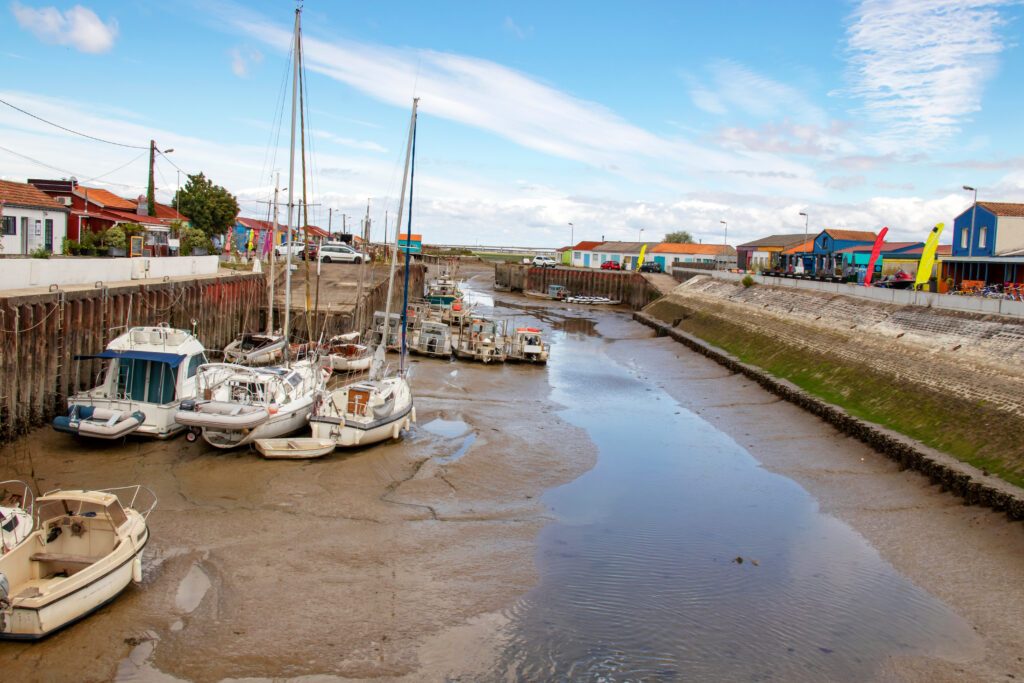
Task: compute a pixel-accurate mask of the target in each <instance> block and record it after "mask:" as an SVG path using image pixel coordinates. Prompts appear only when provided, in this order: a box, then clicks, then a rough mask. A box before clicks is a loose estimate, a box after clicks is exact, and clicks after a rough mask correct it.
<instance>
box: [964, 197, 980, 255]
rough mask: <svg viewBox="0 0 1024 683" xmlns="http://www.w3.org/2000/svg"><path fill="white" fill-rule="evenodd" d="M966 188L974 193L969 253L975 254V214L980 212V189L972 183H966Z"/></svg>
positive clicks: (968, 241)
mask: <svg viewBox="0 0 1024 683" xmlns="http://www.w3.org/2000/svg"><path fill="white" fill-rule="evenodd" d="M964 189H965V190H967V191H968V192H973V193H974V205H973V206H971V231H970V232H969V233H967V255H968V256H974V215H975V214H976V213H978V190H977V188H974V187H971V186H970V185H964Z"/></svg>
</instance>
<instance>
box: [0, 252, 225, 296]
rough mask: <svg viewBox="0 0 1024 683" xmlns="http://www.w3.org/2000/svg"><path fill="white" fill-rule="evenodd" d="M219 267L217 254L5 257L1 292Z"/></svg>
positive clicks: (199, 271) (210, 272)
mask: <svg viewBox="0 0 1024 683" xmlns="http://www.w3.org/2000/svg"><path fill="white" fill-rule="evenodd" d="M218 267H219V266H218V257H217V256H167V257H149V258H145V257H138V258H60V257H54V258H49V259H37V258H24V259H4V261H3V268H0V291H6V290H12V289H24V288H27V287H49V286H50V285H58V286H61V287H66V286H73V285H92V284H95V283H96V282H100V281H102V282H127V281H129V280H142V279H146V278H163V277H182V276H186V275H214V274H216V272H217V268H218Z"/></svg>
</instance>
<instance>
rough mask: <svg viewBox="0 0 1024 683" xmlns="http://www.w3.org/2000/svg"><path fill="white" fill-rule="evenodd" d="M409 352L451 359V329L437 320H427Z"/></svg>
mask: <svg viewBox="0 0 1024 683" xmlns="http://www.w3.org/2000/svg"><path fill="white" fill-rule="evenodd" d="M409 351H410V352H411V353H416V354H419V355H423V356H434V357H436V358H451V355H452V330H451V328H450V327H449V326H448V325H446V324H445V323H442V322H437V321H436V320H425V321H424V322H423V323H422V324H421V325H420V329H419V331H418V332H417V333H416V338H415V339H414V340H413V342H412V343H411V344H409Z"/></svg>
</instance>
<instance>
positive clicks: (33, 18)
mask: <svg viewBox="0 0 1024 683" xmlns="http://www.w3.org/2000/svg"><path fill="white" fill-rule="evenodd" d="M11 12H13V13H14V18H15V19H17V21H18V24H19V25H20V26H21V27H22V28H26V29H28V30H29V31H31V32H32V33H34V34H35V36H36V37H37V38H39V39H40V40H42V41H44V42H47V43H56V44H57V45H70V46H72V47H74V48H75V49H76V50H79V51H81V52H90V53H94V54H98V53H101V52H107V51H109V50H110V49H111V48H112V47H114V39H115V38H116V37H117V20H116V19H111V20H110V21H108V22H107V23H103V22H102V21H101V20H100V18H99V17H98V16H96V13H95V12H93V11H92V10H91V9H89V8H88V7H83V6H82V5H75V6H74V7H72V8H71V9H69V10H66V11H65V12H63V13H62V12H61V11H60V10H59V9H57V8H56V7H40V8H38V9H36V8H34V7H26V6H25V5H22V4H21V3H20V2H18V1H17V0H15V2H14V3H12V4H11Z"/></svg>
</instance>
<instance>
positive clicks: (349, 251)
mask: <svg viewBox="0 0 1024 683" xmlns="http://www.w3.org/2000/svg"><path fill="white" fill-rule="evenodd" d="M369 260H370V256H369V255H368V254H362V253H360V252H358V251H356V250H355V249H353V248H352V247H350V246H348V245H347V244H342V243H334V244H325V245H324V246H322V247H320V261H321V262H323V263H335V262H337V263H362V262H363V261H369Z"/></svg>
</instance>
